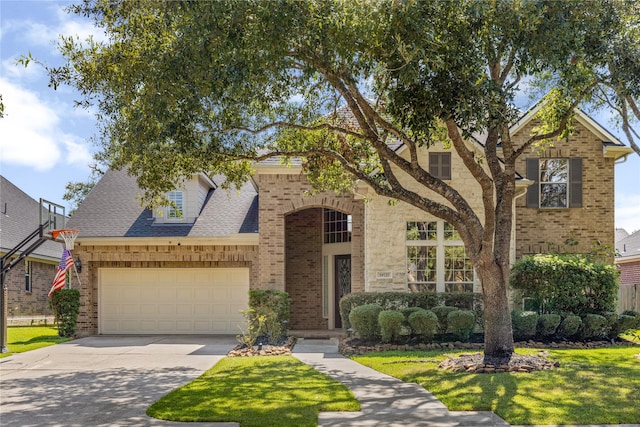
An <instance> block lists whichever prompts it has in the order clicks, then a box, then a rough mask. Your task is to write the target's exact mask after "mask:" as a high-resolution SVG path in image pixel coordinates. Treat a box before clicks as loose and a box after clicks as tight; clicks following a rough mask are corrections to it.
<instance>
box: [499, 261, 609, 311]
mask: <svg viewBox="0 0 640 427" xmlns="http://www.w3.org/2000/svg"><path fill="white" fill-rule="evenodd" d="M617 278H618V271H617V270H616V268H615V267H614V266H612V265H609V264H603V263H596V262H592V261H590V260H589V259H588V258H586V257H583V256H579V255H550V254H538V255H534V256H529V257H524V258H522V259H521V260H519V261H518V262H516V264H515V265H514V266H513V268H512V270H511V276H510V284H511V286H512V287H513V288H514V289H516V290H519V291H520V292H521V294H522V296H523V297H526V298H531V299H532V300H533V302H534V303H535V304H537V305H539V306H544V307H545V309H546V310H547V311H551V312H555V313H573V314H576V315H579V316H581V317H584V316H586V315H587V314H602V313H604V312H607V311H615V309H616V298H617V295H618V280H617Z"/></svg>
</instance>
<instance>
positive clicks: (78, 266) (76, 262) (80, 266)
mask: <svg viewBox="0 0 640 427" xmlns="http://www.w3.org/2000/svg"><path fill="white" fill-rule="evenodd" d="M75 265H76V270H77V271H78V273H82V261H80V257H78V258H76V260H75Z"/></svg>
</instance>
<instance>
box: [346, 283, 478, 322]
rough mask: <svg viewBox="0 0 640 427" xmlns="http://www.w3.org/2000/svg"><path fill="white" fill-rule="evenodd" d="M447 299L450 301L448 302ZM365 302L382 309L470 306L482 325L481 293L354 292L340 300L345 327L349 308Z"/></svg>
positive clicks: (428, 308) (427, 308)
mask: <svg viewBox="0 0 640 427" xmlns="http://www.w3.org/2000/svg"><path fill="white" fill-rule="evenodd" d="M447 301H450V302H451V303H450V304H448V303H447ZM365 304H378V305H380V306H381V307H382V308H383V309H384V310H402V309H404V308H410V307H420V308H423V309H425V310H430V309H431V308H433V307H436V306H440V305H450V306H455V307H458V308H461V309H469V307H472V310H473V311H474V313H475V314H476V317H477V321H478V322H479V323H478V324H479V325H480V326H482V310H483V306H482V294H476V293H468V292H443V293H433V292H415V293H412V292H355V293H351V294H348V295H345V296H344V297H343V298H342V299H341V300H340V316H341V317H342V326H343V327H344V328H345V329H346V328H350V327H352V325H351V322H350V321H349V313H351V310H352V309H353V308H354V307H357V306H360V305H365Z"/></svg>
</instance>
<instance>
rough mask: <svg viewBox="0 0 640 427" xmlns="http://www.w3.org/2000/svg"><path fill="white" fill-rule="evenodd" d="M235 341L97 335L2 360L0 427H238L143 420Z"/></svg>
mask: <svg viewBox="0 0 640 427" xmlns="http://www.w3.org/2000/svg"><path fill="white" fill-rule="evenodd" d="M236 344H237V341H236V339H235V338H234V337H232V336H143V337H132V336H117V337H116V336H106V337H105V336H99V337H90V338H83V339H78V340H74V341H70V342H66V343H63V344H58V345H54V346H50V347H46V348H42V349H38V350H34V351H30V352H26V353H20V354H16V355H13V356H10V357H6V358H4V359H0V388H1V391H0V425H2V426H3V427H6V426H83V427H84V426H107V425H108V426H183V425H189V426H194V425H197V426H208V425H210V426H214V425H215V426H223V425H226V426H236V425H237V424H236V423H188V424H187V423H174V422H166V421H159V420H156V419H153V418H149V417H147V416H146V415H145V411H146V409H147V407H149V405H151V404H152V403H153V402H155V401H156V400H158V399H159V398H160V397H162V396H163V395H165V394H166V393H168V392H169V391H171V390H173V389H174V388H176V387H179V386H180V385H182V384H185V383H187V382H189V381H191V380H192V379H194V378H196V377H198V376H199V375H201V374H202V373H203V372H204V371H205V370H207V369H209V368H210V367H211V366H213V365H214V364H215V363H216V362H218V360H220V359H221V358H222V357H224V356H225V355H226V354H227V352H228V351H229V350H231V349H232V348H233V347H234V346H235V345H236Z"/></svg>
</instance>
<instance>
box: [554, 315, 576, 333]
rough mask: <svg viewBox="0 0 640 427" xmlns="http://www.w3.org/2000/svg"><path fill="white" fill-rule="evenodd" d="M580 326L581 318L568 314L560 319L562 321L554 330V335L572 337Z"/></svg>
mask: <svg viewBox="0 0 640 427" xmlns="http://www.w3.org/2000/svg"><path fill="white" fill-rule="evenodd" d="M580 326H582V319H581V318H580V316H576V315H574V314H568V315H567V316H565V318H564V319H562V322H561V323H560V326H558V330H557V331H556V335H558V336H559V337H562V338H569V337H572V336H574V335H575V334H577V333H578V330H579V329H580Z"/></svg>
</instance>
